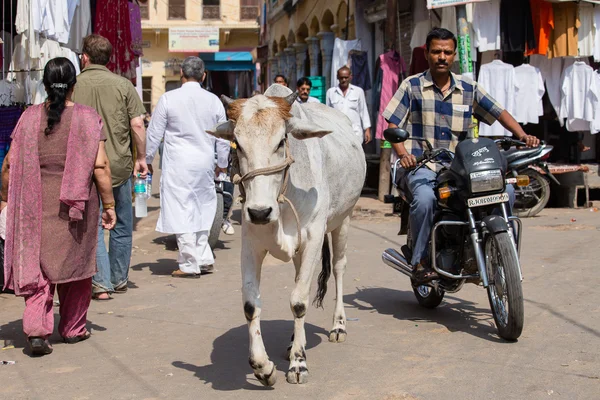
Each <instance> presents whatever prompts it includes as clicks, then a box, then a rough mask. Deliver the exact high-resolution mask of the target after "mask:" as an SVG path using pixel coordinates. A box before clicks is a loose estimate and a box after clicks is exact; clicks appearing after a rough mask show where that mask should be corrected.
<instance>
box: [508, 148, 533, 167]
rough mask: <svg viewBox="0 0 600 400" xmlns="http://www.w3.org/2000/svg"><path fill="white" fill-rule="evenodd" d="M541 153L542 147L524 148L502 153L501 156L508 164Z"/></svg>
mask: <svg viewBox="0 0 600 400" xmlns="http://www.w3.org/2000/svg"><path fill="white" fill-rule="evenodd" d="M541 152H542V147H533V148H524V149H510V150H506V151H503V152H502V154H504V156H505V157H506V162H508V163H509V164H510V163H512V162H514V161H517V160H520V159H522V158H527V157H531V156H534V155H536V154H539V153H541Z"/></svg>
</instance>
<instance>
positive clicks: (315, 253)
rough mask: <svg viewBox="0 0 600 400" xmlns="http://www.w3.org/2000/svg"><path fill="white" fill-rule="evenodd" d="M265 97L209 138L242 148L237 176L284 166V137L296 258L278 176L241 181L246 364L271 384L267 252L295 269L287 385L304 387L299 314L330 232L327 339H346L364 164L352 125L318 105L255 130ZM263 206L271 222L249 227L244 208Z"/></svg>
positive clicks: (276, 93) (279, 91) (273, 92)
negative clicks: (346, 297)
mask: <svg viewBox="0 0 600 400" xmlns="http://www.w3.org/2000/svg"><path fill="white" fill-rule="evenodd" d="M291 93H292V92H291V91H290V90H289V89H288V88H285V87H283V86H281V85H273V86H271V87H270V88H269V89H268V90H267V91H266V92H265V96H273V97H286V96H288V95H289V94H291ZM265 96H262V95H259V96H255V97H253V98H251V99H248V100H247V101H246V103H245V105H244V107H243V110H242V112H241V116H240V117H239V118H238V120H237V121H236V123H235V124H233V123H231V122H229V123H226V124H222V125H221V126H219V127H218V128H215V129H213V131H212V132H210V133H212V134H214V135H216V136H220V137H223V138H228V139H233V138H234V137H235V139H236V140H237V141H238V143H239V144H240V147H241V149H242V150H241V151H239V152H238V157H239V161H240V170H241V173H242V174H244V173H247V172H248V171H251V170H255V169H257V168H264V167H268V166H275V165H278V164H281V163H282V162H283V160H284V159H285V154H284V146H280V143H281V140H282V139H284V138H285V136H286V133H288V140H289V144H290V151H291V153H292V156H293V157H294V158H295V160H296V162H295V163H294V164H293V165H292V166H291V168H290V183H289V185H288V189H287V193H286V196H287V197H288V198H289V199H290V200H291V201H292V203H293V204H294V205H295V207H296V209H297V211H298V213H299V216H300V225H301V234H302V241H301V242H302V246H301V247H300V248H299V251H298V253H297V254H294V252H295V249H296V247H297V245H298V240H297V227H296V221H295V218H294V216H293V213H292V211H291V209H290V207H289V206H288V205H287V204H285V203H284V204H279V203H278V202H277V194H278V192H279V190H280V187H281V184H282V178H283V173H280V174H274V175H269V176H258V177H256V178H254V179H251V180H249V181H246V182H244V185H245V189H246V202H245V204H244V207H243V217H242V218H243V223H242V254H241V268H242V282H243V302H244V310H245V312H246V318H247V319H248V328H249V333H250V364H251V366H252V368H253V369H254V373H255V375H256V377H257V378H258V379H259V380H260V381H261V382H262V383H263V384H265V385H269V386H271V385H273V384H274V383H275V380H276V374H275V371H276V370H275V365H274V364H273V362H272V361H270V360H269V357H268V355H267V353H266V351H265V347H264V344H263V340H262V335H261V329H260V314H261V309H262V304H261V298H260V290H259V285H260V277H261V268H262V263H263V260H264V258H265V256H266V255H267V253H271V254H272V255H273V256H274V257H276V258H278V259H280V260H282V261H285V262H287V261H289V260H293V262H294V266H295V268H296V286H295V288H294V290H293V291H292V295H291V299H290V307H291V309H292V313H293V314H294V318H295V319H294V339H293V342H292V345H291V349H290V367H289V370H288V372H287V374H286V378H287V381H288V382H290V383H304V382H306V381H307V379H308V370H307V369H306V355H305V346H306V335H305V331H304V317H305V315H304V314H305V312H306V310H307V309H308V306H309V289H310V284H311V280H312V278H313V273H314V271H315V267H316V266H317V265H318V264H320V261H321V253H322V246H323V242H324V238H325V235H326V234H328V233H331V238H332V241H331V244H332V256H333V274H334V277H335V281H336V303H335V311H334V318H333V328H332V330H331V332H330V337H329V339H330V341H332V342H343V341H344V340H345V339H346V315H345V312H344V306H343V280H342V276H343V274H344V270H345V267H346V242H347V235H348V229H349V225H350V215H351V213H352V209H353V207H354V205H355V204H356V202H357V200H358V198H359V196H360V192H361V189H362V186H363V183H364V179H365V173H366V163H365V155H364V153H363V150H362V146H361V142H362V141H361V138H359V137H357V136H356V135H354V133H353V130H352V125H351V123H350V120H349V119H348V118H347V117H346V116H345V115H343V114H342V113H340V112H338V111H336V110H334V109H332V108H329V107H327V106H325V105H323V104H317V103H308V104H303V105H299V104H297V103H296V102H294V104H293V106H292V110H291V113H292V115H293V118H292V119H291V120H289V121H288V122H287V123H285V122H284V121H283V119H281V120H280V121H276V123H274V124H272V125H271V127H270V129H269V130H270V131H269V132H261V131H260V130H257V128H256V126H253V125H252V123H250V121H251V120H252V117H253V116H254V115H255V114H256V113H257V112H258V111H259V110H261V109H265V108H272V107H274V106H275V107H276V106H277V105H276V103H275V102H273V101H271V100H269V99H268V98H267V97H265ZM232 128H234V131H233V133H234V134H235V135H234V136H232V131H231V129H232ZM329 132H331V133H329ZM327 133H329V134H327ZM323 136H324V137H323ZM268 207H271V208H272V209H273V211H272V212H271V215H270V217H269V223H267V224H264V225H256V224H253V223H251V221H250V218H249V215H248V209H249V208H251V209H255V210H264V209H266V208H268Z"/></svg>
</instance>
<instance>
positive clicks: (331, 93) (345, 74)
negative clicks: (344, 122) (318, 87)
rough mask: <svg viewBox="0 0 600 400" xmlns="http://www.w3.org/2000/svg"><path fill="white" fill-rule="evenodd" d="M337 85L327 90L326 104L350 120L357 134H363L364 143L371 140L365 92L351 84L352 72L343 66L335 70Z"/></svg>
mask: <svg viewBox="0 0 600 400" xmlns="http://www.w3.org/2000/svg"><path fill="white" fill-rule="evenodd" d="M337 79H338V82H339V85H338V86H337V87H334V88H331V89H329V90H328V91H327V105H328V106H329V107H333V108H335V109H336V110H340V111H341V112H343V113H344V114H346V116H347V117H348V118H350V121H351V122H352V128H354V133H355V134H356V135H357V136H363V132H364V140H365V143H369V142H370V141H371V119H370V118H369V111H368V110H367V103H366V101H365V92H364V91H363V90H362V89H361V88H359V87H358V86H354V85H352V84H351V83H350V82H351V81H352V72H350V68H348V67H346V66H344V67H342V68H340V69H339V70H338V72H337Z"/></svg>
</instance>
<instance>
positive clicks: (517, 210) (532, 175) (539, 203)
mask: <svg viewBox="0 0 600 400" xmlns="http://www.w3.org/2000/svg"><path fill="white" fill-rule="evenodd" d="M553 148H554V147H553V146H550V145H547V144H544V142H542V143H541V144H540V146H539V147H534V148H521V149H510V150H507V151H505V152H503V154H504V156H505V157H506V161H507V162H508V175H512V176H513V177H517V175H527V176H529V185H527V186H523V187H516V188H515V204H514V206H513V214H514V215H516V216H518V217H519V218H527V217H533V216H535V215H537V214H539V212H540V211H542V210H543V209H544V207H546V205H547V204H548V200H550V180H552V181H553V182H554V183H556V184H557V185H560V183H559V182H558V180H557V179H556V178H555V177H554V175H552V173H551V172H550V169H549V168H548V165H547V164H546V162H545V161H544V159H545V158H546V157H547V155H548V154H549V153H550V152H551V151H552V149H553ZM536 168H537V169H536ZM538 169H539V170H541V171H543V172H544V174H542V173H540V172H539V171H538Z"/></svg>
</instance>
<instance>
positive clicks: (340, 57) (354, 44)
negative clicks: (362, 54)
mask: <svg viewBox="0 0 600 400" xmlns="http://www.w3.org/2000/svg"><path fill="white" fill-rule="evenodd" d="M350 50H361V45H360V39H356V40H342V39H340V38H335V42H333V56H332V59H331V87H336V86H337V85H338V81H337V72H338V69H340V68H342V67H343V66H344V65H348V54H349V53H350Z"/></svg>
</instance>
